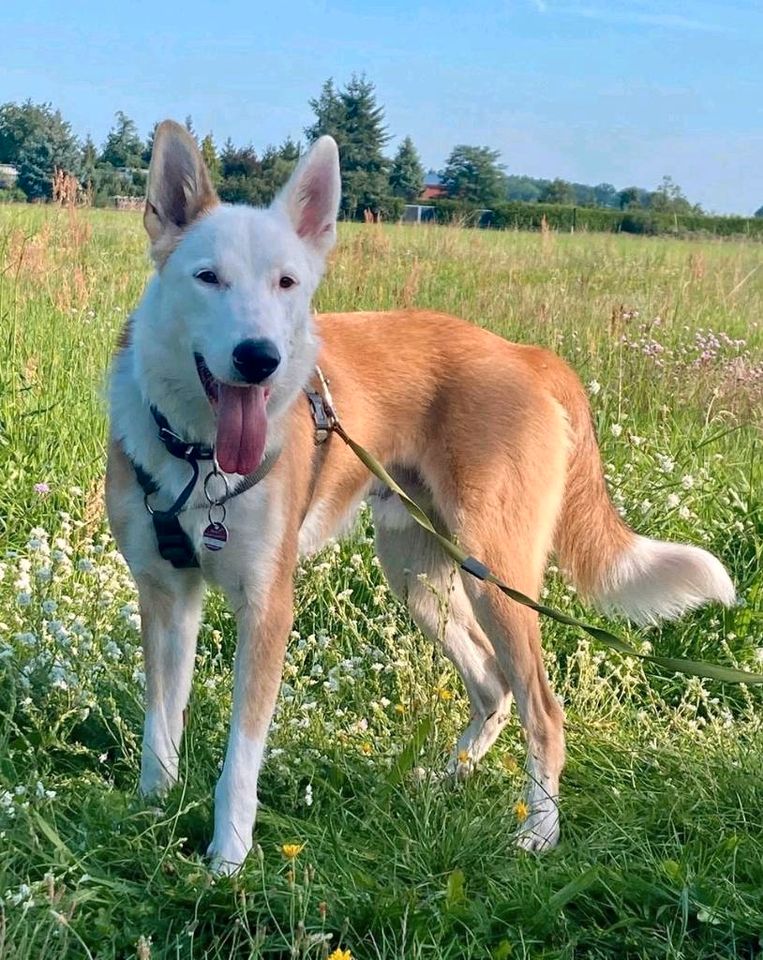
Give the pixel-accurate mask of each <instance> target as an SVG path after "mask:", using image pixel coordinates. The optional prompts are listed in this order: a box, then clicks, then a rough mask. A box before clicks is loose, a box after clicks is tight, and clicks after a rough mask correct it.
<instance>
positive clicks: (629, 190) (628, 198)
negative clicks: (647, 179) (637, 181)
mask: <svg viewBox="0 0 763 960" xmlns="http://www.w3.org/2000/svg"><path fill="white" fill-rule="evenodd" d="M617 203H618V206H619V207H620V209H621V210H633V209H634V208H636V209H638V208H639V207H649V206H650V204H651V194H650V193H649V191H648V190H642V189H641V187H625V189H624V190H621V191H620V192H619V193H618V195H617Z"/></svg>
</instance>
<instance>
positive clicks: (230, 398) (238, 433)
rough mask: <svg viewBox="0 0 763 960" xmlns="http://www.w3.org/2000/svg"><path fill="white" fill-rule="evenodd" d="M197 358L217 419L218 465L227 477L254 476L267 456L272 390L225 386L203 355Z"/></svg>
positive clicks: (216, 449)
mask: <svg viewBox="0 0 763 960" xmlns="http://www.w3.org/2000/svg"><path fill="white" fill-rule="evenodd" d="M193 357H194V360H195V361H196V371H197V373H198V374H199V380H200V381H201V385H202V387H203V388H204V393H205V394H206V395H207V399H208V400H209V402H210V404H211V406H212V409H213V410H214V411H215V415H216V417H217V436H216V438H215V455H216V456H217V462H218V463H219V464H220V467H221V469H222V470H224V471H225V472H226V473H240V474H242V475H246V474H248V473H254V471H255V470H256V469H257V467H259V465H260V463H261V462H262V457H263V454H264V453H265V441H266V440H267V432H268V413H267V402H268V397H269V396H270V390H269V388H267V387H260V386H256V385H253V386H252V385H249V384H246V385H241V386H239V385H235V386H234V385H233V384H230V383H224V382H223V381H222V380H218V379H217V378H216V377H215V376H214V375H213V374H212V371H211V370H210V369H209V367H208V366H207V364H206V362H205V360H204V357H203V356H202V355H201V354H200V353H194V355H193Z"/></svg>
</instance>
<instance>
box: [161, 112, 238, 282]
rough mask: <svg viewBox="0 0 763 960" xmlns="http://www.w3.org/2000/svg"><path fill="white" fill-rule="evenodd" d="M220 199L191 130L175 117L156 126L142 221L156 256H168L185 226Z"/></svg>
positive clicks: (162, 260)
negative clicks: (182, 125)
mask: <svg viewBox="0 0 763 960" xmlns="http://www.w3.org/2000/svg"><path fill="white" fill-rule="evenodd" d="M218 202H219V201H218V199H217V194H216V193H215V190H214V187H213V186H212V181H211V180H210V179H209V173H208V171H207V168H206V166H205V164H204V160H203V158H202V156H201V153H199V148H198V147H197V146H196V141H195V140H194V139H193V137H192V136H191V134H190V133H189V132H188V131H187V130H186V129H185V127H181V126H180V124H179V123H175V122H174V120H165V121H164V122H163V123H160V124H159V126H158V127H157V128H156V133H155V134H154V146H153V150H152V151H151V166H150V167H149V171H148V190H147V192H146V209H145V212H144V214H143V224H144V226H145V228H146V232H147V233H148V235H149V237H150V239H151V252H152V255H153V257H154V260H156V261H157V263H159V264H161V263H163V262H164V260H166V258H167V257H168V256H169V254H170V253H171V252H172V249H173V248H174V246H175V243H176V242H177V239H178V237H179V236H180V234H181V233H182V231H183V229H184V228H185V227H187V226H188V225H189V224H191V223H193V221H194V220H196V219H197V218H198V217H200V216H201V215H202V214H203V213H205V212H206V211H207V210H209V209H210V207H213V206H215V204H217V203H218Z"/></svg>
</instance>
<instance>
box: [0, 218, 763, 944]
mask: <svg viewBox="0 0 763 960" xmlns="http://www.w3.org/2000/svg"><path fill="white" fill-rule="evenodd" d="M762 260H763V247H761V246H760V245H756V244H754V243H743V242H739V243H737V242H720V241H715V242H706V241H704V242H699V241H694V242H687V241H680V240H668V239H663V238H639V237H633V236H619V235H595V234H590V235H586V234H576V235H574V236H571V235H568V234H564V235H562V234H558V235H557V234H554V233H551V232H544V233H535V234H531V233H519V232H487V231H485V232H477V231H465V230H459V229H458V228H456V227H438V228H426V227H422V228H415V227H397V226H374V225H345V226H343V227H342V229H341V231H340V243H339V246H338V249H337V251H336V253H335V255H334V257H333V261H332V265H331V268H330V271H329V274H328V277H327V279H326V280H325V282H324V284H323V286H322V287H321V290H320V294H319V298H318V304H317V306H318V308H319V309H320V308H324V309H332V310H355V309H367V308H375V309H378V308H385V307H400V306H421V307H431V308H436V309H440V310H444V311H448V312H452V313H456V314H459V315H461V316H464V317H466V318H468V319H470V320H472V321H473V322H475V323H477V324H482V325H484V326H487V327H490V328H491V329H493V330H495V331H497V332H498V333H500V334H502V335H504V336H506V337H509V338H511V339H516V340H521V341H526V342H534V343H541V344H544V345H546V346H548V347H551V348H552V349H554V350H556V351H558V352H559V353H561V354H562V355H563V356H565V357H566V358H567V359H568V360H569V361H570V362H571V363H572V364H573V365H574V366H575V368H576V369H577V370H578V372H579V374H580V376H581V377H582V379H583V380H584V382H585V383H586V384H587V386H588V391H589V394H590V397H591V403H592V407H593V413H594V418H595V421H596V424H597V429H598V433H599V437H600V440H601V445H602V450H603V455H604V458H605V462H606V470H607V477H608V481H609V484H610V489H611V491H612V495H613V498H614V500H615V502H616V504H617V506H618V508H619V509H620V510H621V511H622V512H623V513H624V515H625V516H627V517H628V519H629V521H630V522H631V523H632V524H633V525H634V526H635V527H636V528H637V529H638V530H639V531H640V532H642V533H646V534H650V535H652V536H659V537H661V538H665V539H678V540H688V541H692V542H696V543H699V544H701V545H704V546H706V547H708V548H709V549H711V550H713V551H714V552H716V553H717V554H718V555H719V556H721V557H722V559H723V561H724V562H725V563H726V565H727V566H728V567H729V569H730V570H731V572H732V575H733V577H734V580H735V582H736V584H737V585H738V588H739V596H740V603H739V605H738V606H737V607H736V608H734V609H732V610H728V611H721V610H718V609H707V610H704V611H701V612H699V613H697V614H696V615H694V616H691V617H688V618H687V619H685V620H684V621H682V622H680V623H678V624H675V625H670V626H668V627H665V628H663V629H650V630H645V631H640V632H637V631H634V630H631V629H629V628H628V626H627V624H625V623H622V622H619V623H615V624H614V626H615V627H616V628H617V630H619V631H620V632H621V633H623V635H625V636H626V637H628V638H629V639H630V640H631V642H633V643H634V644H636V645H637V646H639V647H640V648H641V649H644V650H648V649H653V650H654V651H659V652H661V653H666V654H670V655H673V656H688V657H695V658H699V659H707V660H712V661H715V662H719V663H723V664H728V665H736V666H740V667H742V668H744V669H748V670H756V671H761V670H763V575H762V574H761V570H760V567H761V557H762V554H763V497H762V495H761V491H762V489H763V484H762V481H763V456H761V450H762V449H763V444H762V443H761V427H763V328H762V327H761V317H763V269H759V268H760V267H761V262H762ZM148 272H149V264H148V259H147V256H146V252H145V243H144V235H143V231H142V227H141V222H140V217H139V215H136V214H129V213H116V212H105V211H93V212H88V211H66V210H59V209H51V208H42V207H22V206H7V207H0V960H37V958H45V960H63V958H82V957H87V958H104V960H105V958H124V957H138V958H141V960H147V958H149V957H150V958H153V960H160V958H161V960H169V958H175V960H180V958H183V960H185V958H202V957H204V958H218V960H228V958H234V957H235V958H244V957H247V958H248V957H252V958H259V957H299V958H326V957H329V956H330V957H332V958H333V960H349V958H354V960H361V958H362V960H367V958H368V960H371V958H377V960H382V958H383V960H392V958H401V960H402V958H405V960H418V958H422V960H423V958H453V960H456V958H459V960H460V958H475V960H477V958H493V960H507V958H512V960H513V958H538V957H542V958H555V960H557V958H558V960H562V958H564V960H571V958H581V957H586V958H589V957H590V958H615V957H616V958H625V957H627V958H658V957H659V958H666V957H667V958H700V957H702V958H716V957H739V958H754V957H763V727H762V725H761V716H762V715H763V714H762V713H761V708H762V707H763V694H761V688H760V687H749V688H746V687H731V686H723V685H720V684H717V683H714V682H709V681H702V680H699V679H697V678H687V677H684V676H681V675H678V674H666V673H664V672H661V671H659V670H657V669H654V668H652V667H649V666H645V665H644V664H643V663H642V662H640V661H637V660H635V659H631V658H627V657H622V656H620V655H619V654H615V653H611V652H609V651H607V650H603V649H599V648H597V647H596V646H595V645H594V644H593V643H592V642H591V641H590V640H588V639H586V638H585V637H583V636H582V635H580V634H577V633H576V632H575V631H573V630H571V629H569V628H565V627H561V626H559V625H557V624H553V623H545V624H544V627H543V629H544V636H545V650H546V663H547V667H548V670H549V673H550V675H551V678H552V682H553V686H554V688H555V690H556V692H557V694H558V696H559V697H560V699H561V700H562V701H563V703H564V707H565V710H566V715H567V742H568V764H567V768H566V772H565V774H564V777H563V781H562V803H561V811H562V841H561V843H560V846H559V847H558V849H556V850H554V851H552V852H550V853H548V854H546V855H544V856H540V857H537V856H533V855H526V854H521V853H520V852H519V851H517V850H516V849H515V847H514V846H513V840H512V833H513V831H514V829H515V827H516V825H517V820H518V818H519V817H521V815H522V807H521V804H519V801H520V799H521V796H522V784H523V779H522V765H523V760H524V753H523V742H522V737H521V733H520V729H519V726H518V724H517V722H516V720H514V721H512V722H511V723H510V724H509V725H508V726H507V728H506V730H505V731H504V732H503V734H502V735H501V738H500V739H499V741H498V743H497V744H496V746H495V748H494V749H493V751H492V752H491V753H490V754H489V755H488V756H487V757H486V758H485V760H484V761H483V762H482V764H481V765H480V767H479V768H478V769H477V771H476V772H475V773H474V774H473V776H472V777H471V778H470V779H469V780H467V781H464V782H451V781H448V780H444V779H443V778H442V777H441V776H440V773H441V771H442V770H443V768H444V765H445V760H446V757H447V754H448V751H449V750H450V747H451V745H452V743H453V742H454V740H455V738H456V735H457V734H458V732H459V731H460V730H461V728H462V727H463V726H464V724H465V722H466V719H467V714H468V706H467V701H466V698H465V695H464V692H463V691H462V689H461V687H460V685H459V682H458V678H457V677H456V675H455V673H454V671H453V669H452V668H451V667H450V665H449V664H448V662H447V661H446V660H445V659H444V658H443V657H442V656H441V654H440V653H439V651H438V650H437V649H436V648H434V647H433V646H432V644H430V643H429V642H427V641H426V640H425V639H424V638H423V637H422V636H421V635H420V634H419V633H418V632H417V630H416V629H415V627H414V626H413V625H412V623H411V622H410V620H409V619H408V617H407V616H406V613H405V611H404V610H403V608H402V607H401V606H400V605H399V604H398V603H397V602H396V601H395V600H394V599H393V598H392V597H391V596H390V594H389V592H388V590H387V588H386V586H385V584H384V581H383V578H382V577H381V574H380V571H379V569H378V565H377V564H376V562H375V560H374V559H373V551H372V531H371V527H370V521H369V518H368V516H367V515H365V514H364V515H363V516H362V517H361V518H360V522H359V525H358V527H357V529H356V531H355V532H354V534H353V536H352V537H351V538H350V539H349V540H348V541H346V542H343V543H337V544H332V545H330V546H329V547H328V548H327V549H326V550H325V551H323V553H321V554H320V555H319V556H318V557H317V558H315V559H313V560H312V561H310V562H305V563H304V564H303V566H302V568H301V570H300V575H299V582H298V604H297V615H296V621H295V626H294V633H293V636H292V639H291V643H290V647H289V653H288V660H287V665H286V673H285V677H284V684H283V688H282V692H281V696H280V701H279V707H278V712H277V715H276V720H275V722H274V724H273V729H272V734H271V740H270V748H271V749H270V752H269V756H268V759H267V762H266V765H265V767H264V771H263V777H262V780H261V792H260V800H261V806H260V811H259V817H258V823H257V832H256V843H257V846H256V849H255V851H254V852H253V854H252V855H251V857H250V858H249V860H248V861H247V863H246V865H245V868H244V870H243V871H242V873H241V874H240V875H239V876H237V877H235V878H232V879H228V878H216V877H213V876H211V875H210V873H209V872H208V870H207V867H206V863H205V860H204V857H203V853H204V850H205V848H206V843H207V842H208V840H209V838H210V835H211V825H212V789H213V785H214V781H215V779H216V776H217V773H218V769H219V764H220V761H221V759H222V755H223V748H224V742H225V734H226V729H227V722H228V714H229V709H230V695H231V685H232V684H231V666H232V651H233V646H234V634H233V622H232V619H231V617H230V616H229V614H228V612H227V611H226V609H225V607H224V605H223V603H222V601H221V600H220V598H219V597H217V596H215V595H211V596H210V597H209V600H208V603H207V607H206V615H205V620H204V626H203V628H202V631H201V634H200V638H199V646H198V655H197V669H196V675H195V682H194V689H193V694H192V701H191V705H190V710H189V721H188V726H187V730H186V736H185V742H184V747H183V762H182V765H181V783H180V785H179V786H178V787H177V788H176V789H175V790H173V792H172V793H171V794H170V795H169V797H168V798H167V799H166V802H164V803H163V804H162V805H161V806H157V805H156V804H154V803H148V802H145V801H143V800H141V799H140V798H139V797H138V795H137V792H136V786H137V780H138V768H139V748H140V730H141V722H142V694H143V684H144V679H145V678H144V674H143V664H142V658H141V650H140V643H139V618H138V615H137V606H136V603H135V599H136V598H135V593H134V591H133V588H132V585H131V581H130V578H129V574H128V571H127V569H126V567H125V565H124V563H123V561H122V559H121V557H120V556H119V554H118V553H117V552H116V550H115V547H114V544H113V541H112V540H111V538H110V536H109V533H108V529H107V526H106V523H105V520H104V516H103V507H102V476H103V470H104V439H105V407H104V402H103V383H104V376H105V371H106V368H107V364H108V362H109V357H110V354H111V352H112V350H113V347H114V344H115V342H116V338H117V336H118V332H119V330H120V328H121V326H122V325H123V323H124V322H125V318H126V317H127V315H128V314H129V312H130V310H131V308H132V307H133V305H134V304H135V303H136V301H137V299H138V297H139V295H140V292H141V290H142V288H143V285H144V283H145V280H146V278H147V276H148ZM475 429H489V421H486V423H485V424H475ZM544 596H545V597H546V598H547V600H548V601H549V602H551V603H554V604H556V605H557V606H561V607H563V608H564V609H567V610H569V611H571V612H572V613H574V614H577V615H585V616H586V617H587V618H589V619H593V621H594V622H599V623H603V622H604V621H602V620H601V619H600V618H597V615H596V614H595V613H594V612H592V611H590V610H586V609H585V607H584V606H583V605H582V604H581V603H580V602H579V601H578V599H577V598H576V596H575V595H574V591H573V590H572V589H571V588H569V587H568V586H567V585H566V584H565V583H564V581H562V580H561V579H560V578H559V576H558V573H557V571H556V570H555V568H554V567H553V565H552V566H551V567H550V569H549V577H548V581H547V584H546V587H545V589H544Z"/></svg>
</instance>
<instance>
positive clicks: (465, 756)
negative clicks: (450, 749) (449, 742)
mask: <svg viewBox="0 0 763 960" xmlns="http://www.w3.org/2000/svg"><path fill="white" fill-rule="evenodd" d="M457 759H458V762H459V763H468V762H469V751H468V750H459V751H458V757H457Z"/></svg>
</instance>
